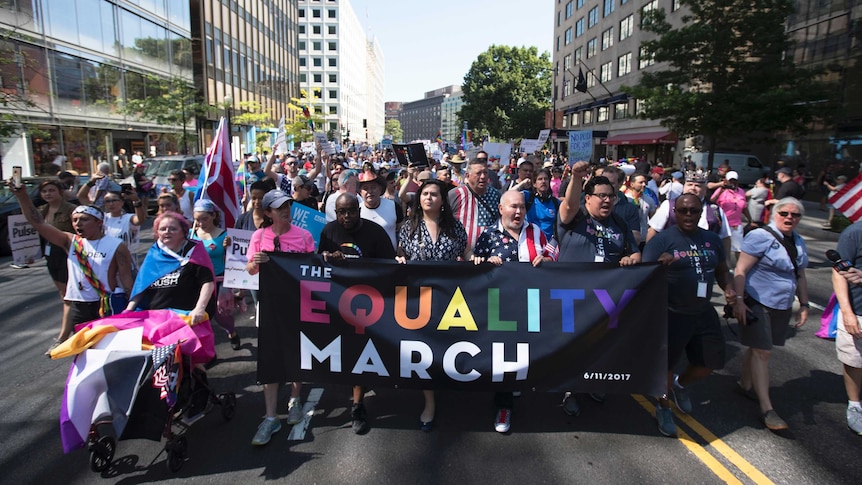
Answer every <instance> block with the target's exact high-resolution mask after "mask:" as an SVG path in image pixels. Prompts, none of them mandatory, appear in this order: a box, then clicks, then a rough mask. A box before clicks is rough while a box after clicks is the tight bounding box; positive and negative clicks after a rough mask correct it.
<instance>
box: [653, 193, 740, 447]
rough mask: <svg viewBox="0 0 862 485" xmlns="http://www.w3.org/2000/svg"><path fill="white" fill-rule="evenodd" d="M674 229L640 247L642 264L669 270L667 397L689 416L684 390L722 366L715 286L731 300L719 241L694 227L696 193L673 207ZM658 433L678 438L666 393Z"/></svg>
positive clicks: (697, 208)
mask: <svg viewBox="0 0 862 485" xmlns="http://www.w3.org/2000/svg"><path fill="white" fill-rule="evenodd" d="M674 212H675V215H676V221H677V222H676V225H674V226H672V227H669V228H668V229H666V230H664V231H662V232H660V233H659V234H658V235H657V236H655V237H653V238H652V239H650V240H649V242H647V244H646V246H645V247H644V255H643V258H644V261H657V262H660V263H662V264H664V265H666V266H667V267H668V272H667V285H668V290H667V294H668V317H667V323H668V337H667V342H668V345H667V346H668V369H669V370H668V387H669V389H668V393H669V394H670V395H672V396H673V399H674V401H675V402H676V405H677V407H678V408H679V410H680V411H681V412H683V413H685V414H688V413H690V412H691V400H690V398H689V396H688V391H687V389H686V386H688V385H689V384H691V383H693V382H694V381H696V380H698V379H703V378H704V377H706V376H708V375H709V374H710V373H711V372H712V371H713V370H715V369H721V368H722V367H724V336H723V335H722V333H721V323H720V322H719V320H718V315H717V314H716V313H715V309H714V308H713V307H712V304H711V302H710V300H711V297H712V287H713V283H714V282H715V281H718V284H719V286H721V287H722V288H723V289H724V288H726V291H725V297H727V299H728V301H734V299H735V298H736V294H735V293H734V292H733V289H732V286H728V283H729V281H730V276H729V272H728V270H727V263H726V260H725V251H724V246H723V244H722V241H721V239H720V238H719V237H718V235H717V234H715V233H714V232H712V231H708V230H706V229H701V228H700V227H698V221H699V220H700V214H701V212H703V204H702V203H701V201H700V198H699V197H697V196H696V195H694V194H684V195H681V196H680V197H679V198H678V199H676V202H675V205H674ZM683 351H685V353H686V356H687V358H688V362H689V364H688V367H687V368H686V369H685V371H684V372H683V373H682V375H675V374H674V373H673V369H674V367H675V366H676V363H677V362H678V361H679V358H680V357H681V356H682V353H683ZM656 419H657V420H658V425H659V431H661V433H662V434H664V435H665V436H675V435H676V424H674V422H673V412H672V411H671V409H670V402H669V400H668V394H665V395H664V396H661V397H660V398H659V406H658V407H657V408H656Z"/></svg>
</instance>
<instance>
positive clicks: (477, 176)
mask: <svg viewBox="0 0 862 485" xmlns="http://www.w3.org/2000/svg"><path fill="white" fill-rule="evenodd" d="M487 163H488V161H487V159H484V158H476V159H473V160H470V164H469V166H468V167H467V173H466V175H465V177H464V181H465V182H466V183H463V184H461V185H460V186H459V187H457V188H455V189H452V190H450V191H449V205H451V206H452V212H453V214H454V215H455V219H457V220H458V222H460V223H461V225H462V226H464V230H465V231H467V243H468V244H469V245H470V247H471V248H472V247H475V246H476V241H478V240H479V235H480V234H482V231H484V230H485V228H486V227H489V226H493V225H494V223H495V222H497V219H499V218H500V210H499V208H498V205H499V204H500V191H499V190H497V189H496V188H494V187H493V186H491V185H490V184H489V183H488V181H489V179H488V165H487Z"/></svg>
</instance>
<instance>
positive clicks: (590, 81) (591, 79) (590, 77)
mask: <svg viewBox="0 0 862 485" xmlns="http://www.w3.org/2000/svg"><path fill="white" fill-rule="evenodd" d="M595 85H596V75H595V74H593V71H590V72H588V73H587V87H588V88H592V87H595Z"/></svg>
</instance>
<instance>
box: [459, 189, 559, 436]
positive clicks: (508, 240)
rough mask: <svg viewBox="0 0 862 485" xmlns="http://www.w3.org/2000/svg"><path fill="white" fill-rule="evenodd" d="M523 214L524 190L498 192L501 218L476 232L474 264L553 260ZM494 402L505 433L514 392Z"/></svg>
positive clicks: (497, 396)
mask: <svg viewBox="0 0 862 485" xmlns="http://www.w3.org/2000/svg"><path fill="white" fill-rule="evenodd" d="M526 214H527V207H526V204H525V202H524V193H523V192H521V191H519V190H516V189H510V190H507V191H505V192H503V195H501V196H500V220H499V222H498V223H497V224H496V225H495V226H492V227H489V228H487V229H485V232H483V233H482V234H481V235H480V236H479V240H478V241H477V242H476V247H475V248H474V249H473V264H482V263H484V262H486V261H487V262H489V263H491V264H494V265H496V266H500V265H502V264H503V261H506V262H510V261H518V262H524V263H530V264H532V265H533V266H534V267H538V266H539V265H541V264H542V263H547V262H552V261H553V260H554V258H553V254H554V247H553V246H551V245H550V244H549V243H548V239H547V238H546V236H545V234H544V233H543V232H542V229H541V228H540V227H539V226H537V225H536V224H533V223H530V222H527V221H526V220H525V217H526ZM494 405H495V406H496V408H497V415H496V417H495V418H494V430H496V431H497V432H498V433H506V432H508V431H509V428H510V426H511V422H512V408H514V405H515V401H514V399H513V393H512V392H497V393H495V394H494Z"/></svg>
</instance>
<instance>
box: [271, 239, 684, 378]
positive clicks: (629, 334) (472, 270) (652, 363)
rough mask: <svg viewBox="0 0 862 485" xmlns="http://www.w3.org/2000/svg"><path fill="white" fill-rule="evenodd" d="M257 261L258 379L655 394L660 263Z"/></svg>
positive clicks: (663, 314)
mask: <svg viewBox="0 0 862 485" xmlns="http://www.w3.org/2000/svg"><path fill="white" fill-rule="evenodd" d="M270 256H271V258H272V260H271V261H272V262H270V263H267V264H263V265H261V272H260V275H261V280H260V281H261V284H260V287H261V290H260V322H259V325H260V329H259V350H258V352H259V356H258V371H257V372H258V380H259V382H264V383H266V382H284V381H291V380H301V381H306V382H337V383H342V384H352V385H360V384H361V385H369V386H386V387H412V388H422V389H431V388H438V389H442V388H448V389H463V390H475V391H491V390H495V391H502V390H530V389H532V390H537V391H580V392H611V393H633V392H634V393H645V394H650V395H660V394H663V393H664V391H663V389H665V387H666V381H667V377H666V376H667V285H666V281H665V269H664V268H663V267H661V266H659V265H656V264H644V265H636V266H632V267H628V268H620V267H618V266H616V265H611V264H602V263H589V264H580V263H578V264H574V263H566V264H564V263H556V264H545V265H542V266H541V267H539V268H534V267H533V266H532V265H530V264H526V263H508V264H503V265H502V266H493V265H491V264H483V265H480V266H474V265H473V264H472V263H432V262H408V263H407V264H406V265H402V264H397V263H395V262H394V261H384V260H373V259H368V260H352V261H347V262H338V263H333V264H329V263H325V262H324V261H323V259H322V258H320V257H318V256H313V255H297V254H283V253H279V254H270Z"/></svg>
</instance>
